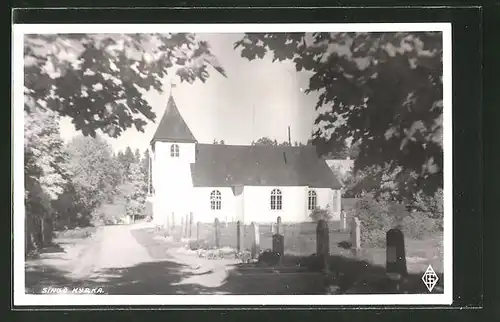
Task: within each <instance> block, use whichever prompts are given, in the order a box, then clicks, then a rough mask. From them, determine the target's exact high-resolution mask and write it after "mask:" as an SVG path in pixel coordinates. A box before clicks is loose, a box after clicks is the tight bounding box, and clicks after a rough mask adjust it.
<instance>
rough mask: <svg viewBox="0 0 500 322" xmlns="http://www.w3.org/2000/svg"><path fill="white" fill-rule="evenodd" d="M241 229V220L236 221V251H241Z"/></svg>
mask: <svg viewBox="0 0 500 322" xmlns="http://www.w3.org/2000/svg"><path fill="white" fill-rule="evenodd" d="M243 240H244V239H243V231H242V224H241V221H239V220H238V222H237V223H236V250H237V252H238V253H240V252H242V251H243Z"/></svg>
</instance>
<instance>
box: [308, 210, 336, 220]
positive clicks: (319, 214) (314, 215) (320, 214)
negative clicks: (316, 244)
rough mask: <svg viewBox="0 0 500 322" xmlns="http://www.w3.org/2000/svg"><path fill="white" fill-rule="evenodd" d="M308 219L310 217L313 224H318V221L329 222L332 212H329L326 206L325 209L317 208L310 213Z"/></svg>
mask: <svg viewBox="0 0 500 322" xmlns="http://www.w3.org/2000/svg"><path fill="white" fill-rule="evenodd" d="M309 217H311V219H312V220H313V221H314V222H318V221H320V220H326V221H329V220H330V219H332V212H331V211H330V208H329V207H328V206H327V207H326V208H320V207H318V208H316V209H314V210H312V211H311V214H310V215H309Z"/></svg>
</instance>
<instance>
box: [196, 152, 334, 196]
mask: <svg viewBox="0 0 500 322" xmlns="http://www.w3.org/2000/svg"><path fill="white" fill-rule="evenodd" d="M191 173H192V178H193V185H194V186H195V187H232V186H245V185H247V186H310V187H313V188H332V189H340V187H341V185H340V182H339V181H338V179H337V177H336V176H335V175H334V174H333V172H332V171H331V170H330V168H329V167H328V165H327V164H326V162H325V160H324V159H323V158H322V157H319V156H318V155H317V153H316V148H315V147H314V146H305V147H288V146H287V147H285V146H236V145H217V144H215V145H214V144H197V145H196V163H194V164H191Z"/></svg>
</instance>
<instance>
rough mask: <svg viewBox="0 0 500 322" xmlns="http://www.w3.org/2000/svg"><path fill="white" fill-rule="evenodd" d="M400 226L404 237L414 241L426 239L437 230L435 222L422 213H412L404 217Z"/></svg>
mask: <svg viewBox="0 0 500 322" xmlns="http://www.w3.org/2000/svg"><path fill="white" fill-rule="evenodd" d="M401 226H402V228H403V232H404V234H405V235H406V236H409V237H411V238H416V239H422V238H425V237H428V236H429V235H432V234H434V233H436V231H438V230H439V227H438V225H437V220H436V219H433V218H430V217H429V214H428V213H422V212H413V213H411V214H409V215H407V216H405V217H404V218H403V220H402V223H401Z"/></svg>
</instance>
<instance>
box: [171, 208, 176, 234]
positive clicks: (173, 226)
mask: <svg viewBox="0 0 500 322" xmlns="http://www.w3.org/2000/svg"><path fill="white" fill-rule="evenodd" d="M171 224H172V226H171V227H172V232H173V230H174V228H175V214H174V212H173V211H172V223H171Z"/></svg>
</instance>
